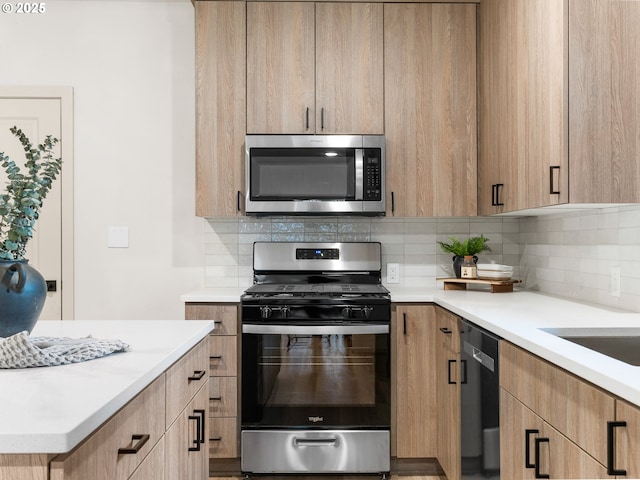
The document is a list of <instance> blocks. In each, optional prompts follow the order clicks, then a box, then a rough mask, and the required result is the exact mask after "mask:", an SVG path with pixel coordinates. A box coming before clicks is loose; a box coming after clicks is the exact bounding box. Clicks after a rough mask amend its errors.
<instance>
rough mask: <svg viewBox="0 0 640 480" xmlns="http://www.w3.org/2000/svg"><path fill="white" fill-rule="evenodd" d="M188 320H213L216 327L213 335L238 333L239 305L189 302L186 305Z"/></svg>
mask: <svg viewBox="0 0 640 480" xmlns="http://www.w3.org/2000/svg"><path fill="white" fill-rule="evenodd" d="M185 318H186V319H187V320H212V321H214V322H215V324H216V327H215V329H214V330H213V332H211V335H237V333H238V307H237V305H218V304H211V303H187V305H186V306H185Z"/></svg>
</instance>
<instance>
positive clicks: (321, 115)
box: [320, 107, 324, 131]
mask: <svg viewBox="0 0 640 480" xmlns="http://www.w3.org/2000/svg"><path fill="white" fill-rule="evenodd" d="M320 130H321V131H322V130H324V107H322V108H321V109H320Z"/></svg>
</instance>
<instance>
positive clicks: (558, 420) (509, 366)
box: [500, 341, 615, 465]
mask: <svg viewBox="0 0 640 480" xmlns="http://www.w3.org/2000/svg"><path fill="white" fill-rule="evenodd" d="M500 385H501V386H502V387H503V388H504V389H505V390H507V391H508V392H509V393H511V394H512V395H513V396H514V397H516V398H517V399H518V400H520V401H521V402H522V403H523V404H524V405H526V406H527V407H529V408H530V409H531V410H533V411H534V412H535V413H536V414H538V415H539V416H540V417H542V418H543V419H544V420H545V421H546V422H547V423H549V424H550V425H551V426H553V427H554V428H555V429H557V430H558V431H559V432H560V433H562V434H563V435H565V436H566V437H568V438H569V439H570V440H572V441H573V442H575V443H576V444H577V445H578V446H579V447H580V448H582V449H583V450H585V451H586V452H587V453H589V454H590V455H591V456H593V457H594V458H595V459H596V460H598V461H599V462H600V463H601V464H603V465H606V462H607V420H608V419H613V418H615V416H614V413H615V411H614V404H615V401H614V398H613V397H612V396H610V395H608V394H607V393H606V392H604V391H602V390H600V389H599V388H597V387H595V386H593V385H591V384H590V383H587V382H585V381H584V380H582V379H580V378H578V377H576V376H574V375H572V374H570V373H569V372H567V371H565V370H563V369H561V368H559V367H556V366H554V365H552V364H551V363H548V362H546V361H545V360H542V359H541V358H539V357H536V356H535V355H532V354H530V353H528V352H526V351H524V350H522V349H520V348H518V347H516V346H514V345H512V344H510V343H508V342H505V341H502V342H500Z"/></svg>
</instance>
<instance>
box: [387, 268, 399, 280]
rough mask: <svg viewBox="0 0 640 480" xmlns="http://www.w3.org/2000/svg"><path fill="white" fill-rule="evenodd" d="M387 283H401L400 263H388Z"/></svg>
mask: <svg viewBox="0 0 640 480" xmlns="http://www.w3.org/2000/svg"><path fill="white" fill-rule="evenodd" d="M387 283H400V264H399V263H387Z"/></svg>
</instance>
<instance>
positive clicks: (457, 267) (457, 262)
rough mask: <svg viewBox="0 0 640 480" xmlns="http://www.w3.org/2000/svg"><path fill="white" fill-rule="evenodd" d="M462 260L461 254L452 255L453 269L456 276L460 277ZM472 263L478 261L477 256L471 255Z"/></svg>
mask: <svg viewBox="0 0 640 480" xmlns="http://www.w3.org/2000/svg"><path fill="white" fill-rule="evenodd" d="M463 262H464V257H463V256H458V255H454V256H453V271H454V273H455V274H456V278H461V277H462V272H461V269H462V263H463ZM473 263H478V257H477V256H476V255H474V256H473Z"/></svg>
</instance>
